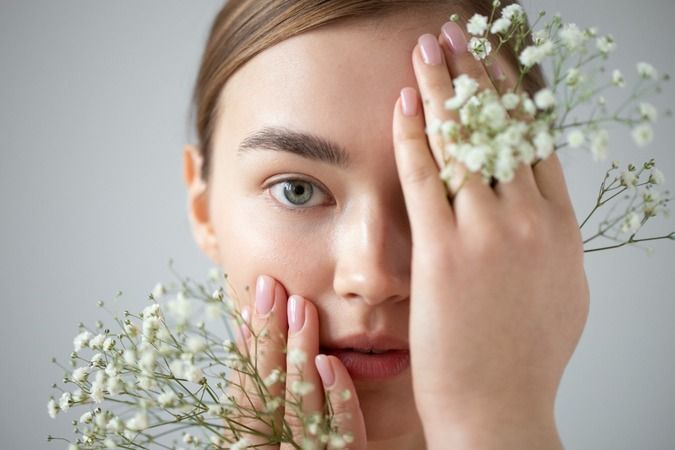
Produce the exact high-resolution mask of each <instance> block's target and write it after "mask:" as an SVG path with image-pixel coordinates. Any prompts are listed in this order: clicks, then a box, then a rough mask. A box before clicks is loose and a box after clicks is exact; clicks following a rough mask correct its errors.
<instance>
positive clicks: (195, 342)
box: [187, 336, 207, 354]
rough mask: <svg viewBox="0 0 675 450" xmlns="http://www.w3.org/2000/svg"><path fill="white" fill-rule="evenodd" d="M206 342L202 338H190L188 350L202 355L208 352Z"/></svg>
mask: <svg viewBox="0 0 675 450" xmlns="http://www.w3.org/2000/svg"><path fill="white" fill-rule="evenodd" d="M206 347H207V345H206V341H205V340H204V338H203V337H201V336H190V337H189V338H188V341H187V348H188V350H189V351H190V352H191V353H193V354H197V353H201V352H203V351H204V350H206Z"/></svg>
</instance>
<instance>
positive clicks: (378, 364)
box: [321, 349, 410, 380]
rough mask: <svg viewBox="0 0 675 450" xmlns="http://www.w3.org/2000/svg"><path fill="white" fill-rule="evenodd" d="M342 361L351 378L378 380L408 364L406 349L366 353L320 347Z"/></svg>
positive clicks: (404, 367) (398, 371) (389, 375)
mask: <svg viewBox="0 0 675 450" xmlns="http://www.w3.org/2000/svg"><path fill="white" fill-rule="evenodd" d="M321 350H322V352H324V353H325V354H327V355H333V356H336V357H337V358H339V359H340V361H342V364H344V366H345V368H346V369H347V371H348V372H349V375H350V376H351V377H352V379H353V380H380V379H383V378H389V377H393V376H396V375H398V374H400V373H401V372H403V371H404V370H406V369H407V368H408V367H409V366H410V352H409V351H408V350H389V351H386V352H384V353H379V354H375V353H373V354H368V353H362V352H356V351H353V350H340V349H321Z"/></svg>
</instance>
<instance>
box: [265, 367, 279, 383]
mask: <svg viewBox="0 0 675 450" xmlns="http://www.w3.org/2000/svg"><path fill="white" fill-rule="evenodd" d="M280 378H281V371H280V370H279V369H273V370H272V371H271V372H270V374H269V375H268V376H267V377H265V379H264V380H263V383H264V384H265V386H267V387H269V386H272V385H273V384H274V383H276V382H277V381H279V379H280Z"/></svg>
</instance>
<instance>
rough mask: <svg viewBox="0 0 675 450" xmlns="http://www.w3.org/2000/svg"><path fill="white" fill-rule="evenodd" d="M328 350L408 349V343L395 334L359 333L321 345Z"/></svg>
mask: <svg viewBox="0 0 675 450" xmlns="http://www.w3.org/2000/svg"><path fill="white" fill-rule="evenodd" d="M321 347H322V348H325V349H327V350H344V349H348V348H352V349H375V350H406V351H407V350H408V343H407V342H406V341H405V340H403V339H399V338H397V337H395V336H393V335H387V334H381V333H378V334H369V333H359V334H352V335H349V336H345V337H343V338H340V339H336V340H334V341H331V342H325V343H323V344H322V345H321Z"/></svg>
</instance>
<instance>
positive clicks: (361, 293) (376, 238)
mask: <svg viewBox="0 0 675 450" xmlns="http://www.w3.org/2000/svg"><path fill="white" fill-rule="evenodd" d="M333 242H334V246H335V248H334V252H335V258H336V261H335V275H334V280H333V288H334V289H335V292H336V293H337V294H338V295H339V296H340V297H341V298H345V299H347V300H350V299H360V300H361V301H363V302H365V303H367V304H369V305H377V304H380V303H382V302H398V301H401V300H406V299H408V298H409V297H410V258H411V253H412V246H411V237H410V230H409V226H407V218H406V217H397V216H395V214H394V213H393V211H390V210H389V211H388V210H387V208H386V205H383V204H382V203H379V204H378V203H372V202H371V203H367V202H365V203H364V204H362V205H353V207H352V208H350V210H349V211H348V212H347V211H345V214H344V215H343V217H342V218H341V220H340V225H339V226H338V227H337V234H336V237H335V239H334V241H333Z"/></svg>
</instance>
